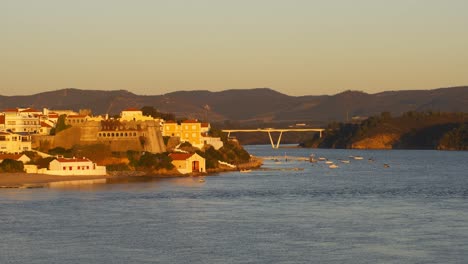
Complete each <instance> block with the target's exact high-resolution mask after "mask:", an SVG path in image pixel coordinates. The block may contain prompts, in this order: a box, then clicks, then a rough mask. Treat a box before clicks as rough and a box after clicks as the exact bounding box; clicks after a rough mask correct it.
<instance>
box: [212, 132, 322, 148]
mask: <svg viewBox="0 0 468 264" xmlns="http://www.w3.org/2000/svg"><path fill="white" fill-rule="evenodd" d="M221 131H222V132H225V133H228V134H227V136H228V138H229V137H230V136H231V133H236V132H242V133H258V132H262V133H268V136H269V137H270V142H271V147H272V148H274V149H277V148H279V145H280V142H281V136H282V135H283V133H284V132H319V133H320V137H322V132H323V131H325V129H323V128H257V129H223V130H221ZM272 132H279V133H280V134H279V137H278V141H277V142H276V144H275V142H274V141H273V137H272V136H271V133H272Z"/></svg>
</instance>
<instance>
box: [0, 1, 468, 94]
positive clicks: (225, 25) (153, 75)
mask: <svg viewBox="0 0 468 264" xmlns="http://www.w3.org/2000/svg"><path fill="white" fill-rule="evenodd" d="M467 11H468V1H467V0H446V1H443V0H330V1H323V0H320V1H315V0H185V1H182V0H167V1H163V0H132V1H131V0H29V1H28V0H0V95H20V94H21V95H23V94H34V93H38V92H44V91H50V90H57V89H61V88H67V87H74V88H80V89H98V90H117V89H125V90H129V91H131V92H134V93H137V94H163V93H167V92H171V91H177V90H195V89H196V90H199V89H203V90H211V91H219V90H225V89H238V88H256V87H270V88H272V89H275V90H277V91H280V92H283V93H286V94H289V95H305V94H307V95H318V94H335V93H338V92H341V91H344V90H348V89H352V90H362V91H365V92H369V93H375V92H379V91H383V90H401V89H431V88H438V87H448V86H458V85H468V13H467Z"/></svg>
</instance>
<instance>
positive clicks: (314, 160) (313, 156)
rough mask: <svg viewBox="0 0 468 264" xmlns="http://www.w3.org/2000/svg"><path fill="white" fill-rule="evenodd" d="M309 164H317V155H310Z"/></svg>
mask: <svg viewBox="0 0 468 264" xmlns="http://www.w3.org/2000/svg"><path fill="white" fill-rule="evenodd" d="M309 162H310V163H315V162H317V160H316V159H315V155H314V154H310V156H309Z"/></svg>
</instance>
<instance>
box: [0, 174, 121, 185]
mask: <svg viewBox="0 0 468 264" xmlns="http://www.w3.org/2000/svg"><path fill="white" fill-rule="evenodd" d="M112 177H113V176H109V175H95V176H92V175H90V176H57V175H46V174H35V173H1V174H0V187H1V188H21V187H27V186H45V185H47V184H49V183H51V182H62V181H77V180H97V179H108V178H112Z"/></svg>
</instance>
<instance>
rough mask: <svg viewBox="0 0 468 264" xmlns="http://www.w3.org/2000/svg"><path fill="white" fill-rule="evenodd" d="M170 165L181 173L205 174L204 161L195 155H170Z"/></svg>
mask: <svg viewBox="0 0 468 264" xmlns="http://www.w3.org/2000/svg"><path fill="white" fill-rule="evenodd" d="M169 157H171V158H172V165H174V167H176V169H177V170H178V171H179V172H180V173H182V174H187V173H192V172H206V160H205V158H203V157H202V156H200V155H198V154H197V153H171V154H169Z"/></svg>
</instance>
